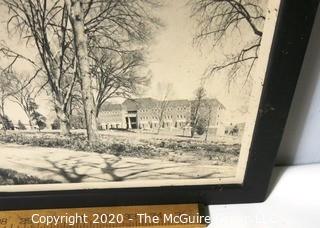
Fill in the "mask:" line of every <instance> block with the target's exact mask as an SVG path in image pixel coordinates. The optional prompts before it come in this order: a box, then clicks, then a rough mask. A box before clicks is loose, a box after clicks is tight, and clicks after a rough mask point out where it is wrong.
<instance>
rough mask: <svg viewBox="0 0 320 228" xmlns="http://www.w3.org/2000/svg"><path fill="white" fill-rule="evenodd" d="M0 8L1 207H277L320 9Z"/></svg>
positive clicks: (245, 3)
mask: <svg viewBox="0 0 320 228" xmlns="http://www.w3.org/2000/svg"><path fill="white" fill-rule="evenodd" d="M0 2H1V5H0V6H1V8H0V10H1V14H2V15H3V16H2V18H3V20H2V21H3V22H2V23H1V31H2V32H1V35H0V39H1V46H0V56H1V57H0V70H1V79H0V99H1V103H0V117H1V119H0V129H1V133H0V209H1V210H6V209H29V208H60V207H83V206H102V205H104V206H105V205H129V204H130V205H133V204H135V205H139V204H170V203H171V204H172V203H202V204H226V203H249V202H261V201H264V200H265V198H266V194H267V188H268V182H269V179H270V176H271V171H272V168H273V164H274V159H275V156H276V152H277V149H278V146H279V144H280V141H281V137H282V133H283V129H284V126H285V123H286V118H287V115H288V112H289V108H290V103H291V99H292V97H293V93H294V90H295V85H296V82H297V79H298V76H299V73H300V68H301V66H302V63H303V58H304V54H305V50H306V47H307V44H308V39H309V36H310V33H311V30H312V25H313V20H314V17H315V14H316V11H317V6H318V1H317V0H308V1H299V0H174V1H171V0H130V1H129V0H128V1H127V0H121V1H119V0H105V1H94V0H93V1H92V0H81V1H80V0H54V1H47V0H37V1H34V0H30V1H21V0H0Z"/></svg>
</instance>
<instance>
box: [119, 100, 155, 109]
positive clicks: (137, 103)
mask: <svg viewBox="0 0 320 228" xmlns="http://www.w3.org/2000/svg"><path fill="white" fill-rule="evenodd" d="M158 103H159V101H158V100H156V99H153V98H150V97H147V98H136V99H127V100H125V101H124V102H123V103H122V105H123V106H124V107H126V109H127V111H137V110H138V109H139V108H147V107H154V106H156V105H157V104H158Z"/></svg>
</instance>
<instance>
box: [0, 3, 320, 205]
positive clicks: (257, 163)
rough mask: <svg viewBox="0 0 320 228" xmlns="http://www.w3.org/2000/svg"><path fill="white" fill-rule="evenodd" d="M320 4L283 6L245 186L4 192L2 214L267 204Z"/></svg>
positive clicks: (2, 193) (270, 58)
mask: <svg viewBox="0 0 320 228" xmlns="http://www.w3.org/2000/svg"><path fill="white" fill-rule="evenodd" d="M318 4H319V0H306V1H300V0H282V2H281V6H280V12H279V16H278V21H277V25H276V31H275V36H274V40H273V44H272V50H271V53H270V57H269V63H268V69H267V75H266V81H265V85H264V87H263V92H262V97H261V101H260V106H259V112H258V117H257V122H256V125H255V130H254V135H253V141H252V144H251V148H250V154H249V160H248V165H247V169H246V175H245V180H244V183H243V184H242V185H212V186H210V185H205V186H203V185H200V186H199V185H197V186H172V187H145V188H144V187H139V188H122V189H99V190H98V189H97V190H70V191H69V190H68V191H44V192H14V193H12V192H10V193H9V192H5V193H4V192H1V193H0V210H16V209H42V208H75V207H93V206H106V205H108V206H118V205H147V204H173V203H174V204H178V203H201V204H230V203H254V202H262V201H264V200H265V199H266V195H267V189H268V183H269V180H270V177H271V172H272V168H273V165H274V161H275V157H276V153H277V150H278V147H279V144H280V141H281V137H282V134H283V130H284V127H285V123H286V119H287V116H288V112H289V108H290V104H291V100H292V97H293V94H294V90H295V86H296V82H297V80H298V77H299V73H300V69H301V66H302V63H303V59H304V54H305V51H306V47H307V44H308V40H309V36H310V33H311V30H312V26H313V22H314V17H315V15H316V12H317V8H318ZM297 184H298V183H297Z"/></svg>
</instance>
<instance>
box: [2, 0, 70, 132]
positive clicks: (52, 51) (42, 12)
mask: <svg viewBox="0 0 320 228" xmlns="http://www.w3.org/2000/svg"><path fill="white" fill-rule="evenodd" d="M1 3H2V4H4V5H5V6H6V7H7V8H8V9H9V13H10V18H9V19H8V31H9V32H11V31H12V32H19V33H20V37H21V38H23V39H25V40H26V44H27V45H31V47H33V46H35V47H36V50H37V53H38V57H39V58H40V62H41V64H40V65H38V64H37V60H33V59H30V58H28V57H24V56H22V55H20V54H19V53H17V52H15V51H13V50H12V49H10V48H8V47H6V46H2V47H1V51H2V53H3V54H5V55H6V56H7V57H11V58H13V62H12V63H14V62H15V61H16V60H17V59H19V58H23V59H25V60H28V61H29V62H30V63H32V64H33V65H34V66H36V67H37V69H38V70H37V72H40V71H41V72H43V74H42V75H45V76H46V80H45V81H46V83H45V85H48V86H49V88H50V91H51V94H52V97H53V102H54V106H55V111H56V113H57V117H58V119H59V120H60V125H61V133H62V134H64V135H67V134H70V125H69V114H68V104H69V101H70V97H71V94H72V89H73V86H74V84H75V82H76V72H75V67H74V66H75V59H74V58H73V50H72V48H71V44H72V42H71V34H70V32H71V31H70V28H69V24H68V21H69V18H68V11H67V9H66V6H65V5H64V4H63V3H62V2H61V1H60V0H55V1H47V0H26V1H23V0H1ZM35 76H36V75H35Z"/></svg>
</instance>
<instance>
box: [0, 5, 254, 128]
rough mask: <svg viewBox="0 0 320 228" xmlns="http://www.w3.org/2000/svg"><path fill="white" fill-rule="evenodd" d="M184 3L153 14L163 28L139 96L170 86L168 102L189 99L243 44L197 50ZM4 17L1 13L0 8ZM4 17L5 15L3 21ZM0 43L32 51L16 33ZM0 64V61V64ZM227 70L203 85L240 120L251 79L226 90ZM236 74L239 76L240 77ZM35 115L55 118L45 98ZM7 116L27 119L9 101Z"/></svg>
mask: <svg viewBox="0 0 320 228" xmlns="http://www.w3.org/2000/svg"><path fill="white" fill-rule="evenodd" d="M187 1H188V0H175V1H171V0H163V2H164V6H163V7H162V8H160V9H158V10H157V12H156V14H157V16H158V17H159V18H160V20H161V21H162V23H163V24H164V26H163V27H161V28H160V29H159V31H157V34H156V36H155V40H154V41H153V42H151V44H150V48H149V52H148V56H147V63H148V64H147V66H148V70H149V71H150V72H151V74H152V79H151V84H150V86H149V87H148V88H146V89H145V93H144V94H143V97H153V98H158V99H159V98H161V97H163V96H164V90H165V88H166V85H170V88H171V92H170V99H193V98H194V92H195V90H196V89H197V88H198V87H199V86H200V85H201V82H202V79H203V77H204V72H205V71H206V70H207V69H208V66H210V65H211V64H212V63H213V62H215V61H219V60H222V59H223V58H225V55H226V53H228V51H230V50H231V49H232V48H234V47H236V46H238V45H239V44H241V43H242V42H244V40H245V37H243V36H244V35H243V34H245V33H242V34H239V33H236V32H234V33H232V34H228V35H229V36H230V37H229V40H230V45H228V46H223V47H220V48H215V49H212V47H211V46H210V44H209V43H208V44H204V45H203V46H202V47H199V46H197V45H195V44H194V42H193V38H194V35H195V30H196V24H195V23H194V21H193V20H191V19H190V9H189V7H187V6H186V3H187ZM0 12H1V14H2V15H6V12H4V9H3V7H2V9H0ZM2 18H5V17H2ZM0 26H1V27H0V29H1V31H5V26H6V25H5V21H4V19H2V21H1V24H0ZM0 39H1V42H3V41H5V42H6V43H7V44H9V45H10V46H12V47H14V49H15V50H18V51H19V52H21V53H22V54H25V55H29V56H32V57H34V55H35V54H36V52H35V51H34V48H33V47H30V46H29V47H25V42H24V41H19V39H18V37H17V35H13V36H12V35H11V36H8V34H7V33H5V32H2V33H0ZM3 63H4V60H3V59H2V60H1V59H0V64H3ZM18 71H22V72H31V71H32V68H31V67H30V66H27V64H26V63H20V64H19V65H18ZM225 75H226V72H220V73H218V74H217V75H215V76H214V77H209V78H206V80H205V83H204V86H205V89H206V91H207V95H208V97H209V98H216V99H218V100H219V101H220V102H221V103H222V104H223V105H224V106H225V107H226V108H227V110H228V113H229V115H230V118H234V117H235V116H236V117H237V118H241V116H243V111H240V110H243V109H245V108H244V107H246V106H247V104H248V100H249V96H248V94H249V92H248V91H250V81H249V82H248V83H247V84H246V85H244V84H243V80H242V81H241V80H240V82H238V83H237V82H235V83H234V84H233V85H232V87H231V89H230V88H229V87H228V86H227V82H226V77H225ZM240 76H241V75H240ZM38 103H39V104H40V111H41V112H42V113H43V114H45V115H47V117H49V119H52V118H54V115H53V114H52V112H51V110H52V107H51V105H50V102H49V101H48V99H47V98H46V97H45V96H41V97H40V98H39V100H38ZM6 107H7V110H8V115H9V116H10V118H11V119H13V120H14V122H17V121H18V120H22V121H23V122H27V119H26V117H25V115H24V113H23V112H22V110H21V109H20V108H19V107H18V106H17V105H16V104H14V103H12V102H8V103H7V105H6Z"/></svg>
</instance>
